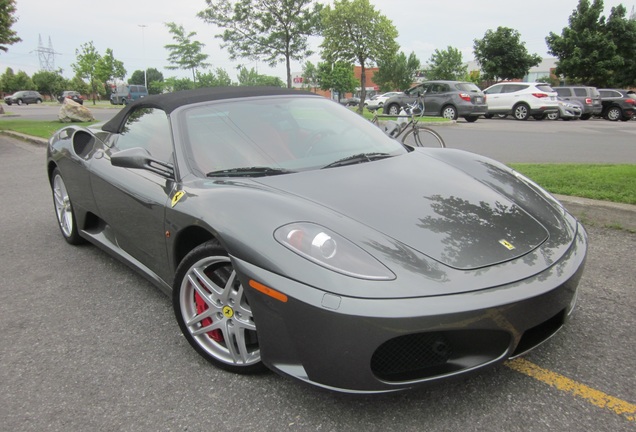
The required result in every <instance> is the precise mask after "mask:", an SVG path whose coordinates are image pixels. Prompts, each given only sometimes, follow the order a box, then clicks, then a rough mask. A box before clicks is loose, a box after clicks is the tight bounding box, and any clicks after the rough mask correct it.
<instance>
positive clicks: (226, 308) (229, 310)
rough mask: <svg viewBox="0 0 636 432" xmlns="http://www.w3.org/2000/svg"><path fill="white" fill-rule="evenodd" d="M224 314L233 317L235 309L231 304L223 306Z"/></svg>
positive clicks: (226, 316)
mask: <svg viewBox="0 0 636 432" xmlns="http://www.w3.org/2000/svg"><path fill="white" fill-rule="evenodd" d="M223 316H224V317H225V318H232V317H233V316H234V310H233V309H232V308H231V307H229V306H224V307H223Z"/></svg>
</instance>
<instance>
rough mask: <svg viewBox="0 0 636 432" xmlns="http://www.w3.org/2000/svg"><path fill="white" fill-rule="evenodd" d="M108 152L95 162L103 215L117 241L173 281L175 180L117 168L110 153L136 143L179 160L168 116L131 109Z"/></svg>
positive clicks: (157, 155)
mask: <svg viewBox="0 0 636 432" xmlns="http://www.w3.org/2000/svg"><path fill="white" fill-rule="evenodd" d="M107 144H108V148H107V149H106V150H105V151H104V154H103V157H98V158H95V159H94V160H93V162H92V163H91V167H90V170H91V186H92V190H93V195H94V198H95V201H96V203H97V207H98V209H99V214H100V216H101V218H102V219H103V220H104V221H105V222H106V223H107V224H108V225H109V227H110V228H111V232H112V235H114V238H115V243H116V245H117V246H119V247H120V248H121V249H122V250H124V251H125V252H126V253H128V254H129V255H131V256H132V257H133V258H135V259H136V260H137V261H138V262H140V263H141V264H143V265H145V266H146V267H148V268H149V269H150V270H152V271H153V272H155V273H156V274H158V275H159V276H160V277H161V278H162V279H164V280H165V281H168V280H169V279H168V278H169V274H168V268H169V267H170V266H169V265H168V255H167V250H166V237H165V208H166V205H167V203H168V202H169V200H170V196H171V193H172V191H173V188H174V181H173V180H171V179H167V178H165V177H163V176H161V175H159V174H156V173H153V172H151V171H148V170H144V169H136V168H123V167H116V166H113V165H112V164H111V163H110V157H111V156H112V155H113V154H115V153H117V152H119V151H121V150H126V149H130V148H138V147H140V148H143V149H145V150H146V151H148V153H150V155H151V156H153V157H154V158H157V159H159V160H161V161H163V162H167V163H171V162H172V161H173V156H172V155H173V145H172V134H171V129H170V125H169V121H168V117H167V115H166V114H165V112H163V111H162V110H159V109H156V108H138V109H136V110H134V111H133V112H131V114H130V116H129V117H128V119H127V121H126V123H125V126H124V128H123V131H122V132H121V133H120V134H114V135H112V136H111V140H110V142H108V143H107Z"/></svg>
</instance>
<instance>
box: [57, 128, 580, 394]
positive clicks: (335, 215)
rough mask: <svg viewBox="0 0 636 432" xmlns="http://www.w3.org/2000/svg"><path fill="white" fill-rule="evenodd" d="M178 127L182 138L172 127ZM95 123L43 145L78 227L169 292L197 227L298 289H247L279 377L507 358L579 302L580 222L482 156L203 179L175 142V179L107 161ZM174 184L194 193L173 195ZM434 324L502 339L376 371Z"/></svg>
mask: <svg viewBox="0 0 636 432" xmlns="http://www.w3.org/2000/svg"><path fill="white" fill-rule="evenodd" d="M173 118H174V116H173ZM173 130H174V131H175V136H179V125H178V124H174V125H173ZM94 132H95V131H92V132H91V131H89V130H83V129H81V128H78V127H76V126H71V127H69V128H67V129H64V130H63V131H61V132H59V133H58V134H57V135H56V137H55V138H54V139H53V140H52V141H51V144H50V146H49V150H48V155H47V163H48V169H49V171H51V170H52V167H53V166H57V167H59V169H60V171H61V172H62V176H63V177H64V179H65V181H66V183H67V187H68V191H69V195H70V196H71V198H72V201H73V203H74V206H75V211H76V216H77V219H78V224H79V226H80V227H82V228H83V229H82V231H81V235H82V236H83V237H85V238H87V239H88V240H90V241H91V242H93V243H94V244H96V245H98V246H100V247H102V248H103V249H105V250H107V251H108V252H110V253H111V254H113V255H114V256H116V257H118V258H119V259H121V260H122V261H124V262H127V263H128V264H130V265H131V266H132V267H133V268H135V269H136V270H138V271H140V272H141V273H142V274H145V275H146V276H147V277H148V278H149V279H151V280H152V281H154V282H155V283H156V284H157V285H158V286H159V287H160V288H162V289H163V290H164V291H166V292H169V291H170V289H171V288H170V287H171V285H172V283H173V278H174V273H175V270H176V267H177V265H178V257H179V256H180V255H179V254H178V253H177V245H178V244H179V238H180V235H181V233H183V232H186V231H187V230H190V229H193V227H195V228H196V229H197V230H200V231H199V232H201V233H206V235H208V236H210V237H215V238H217V239H218V240H219V241H220V242H221V244H222V245H223V246H224V247H225V249H226V250H227V251H228V253H229V254H230V256H231V257H232V260H233V263H234V266H235V268H236V269H237V271H238V272H239V275H240V278H241V280H242V282H243V285H244V286H246V287H247V286H248V281H249V280H250V279H255V280H258V281H260V282H261V283H264V284H266V285H268V286H271V287H273V288H275V289H276V290H278V291H280V292H282V293H285V294H286V295H288V296H289V298H290V300H289V302H287V303H281V302H278V301H276V300H274V299H272V298H271V297H267V296H264V295H262V294H260V293H259V292H257V291H254V290H249V289H248V297H249V300H250V305H251V306H252V309H253V312H254V318H255V321H256V322H257V325H258V332H259V343H260V346H261V351H262V353H261V354H262V359H263V362H264V363H265V364H266V365H268V366H269V367H270V368H272V369H273V370H276V371H278V372H280V373H282V374H286V375H291V376H294V377H296V378H299V379H301V380H304V381H307V382H310V383H312V384H315V385H319V386H323V387H326V388H332V389H339V390H343V391H352V392H367V391H372V392H377V391H392V390H397V389H401V388H408V387H412V386H414V385H417V384H420V383H423V382H426V381H428V380H430V379H439V378H443V377H445V376H449V375H455V374H457V373H464V372H467V371H469V370H472V369H475V368H478V367H482V366H485V365H488V364H492V363H494V362H497V361H502V360H503V359H505V358H508V357H509V356H510V355H511V354H512V353H513V352H514V351H515V348H516V346H517V343H518V342H519V340H520V337H521V334H523V332H524V331H526V330H527V329H529V328H531V327H533V326H535V325H537V324H538V323H541V322H543V321H545V320H546V319H548V318H550V317H552V316H554V315H555V314H557V313H559V311H567V313H568V314H569V312H571V309H572V307H573V305H574V301H575V298H576V285H577V282H578V278H579V277H580V272H581V271H582V268H583V265H584V261H585V250H586V238H585V232H584V230H583V228H582V227H581V226H580V225H579V224H578V223H577V222H576V220H575V219H574V218H573V217H572V216H570V215H569V214H568V213H567V212H566V211H565V210H564V209H563V207H562V206H560V205H559V204H558V203H557V202H556V201H554V200H553V199H551V197H549V196H548V195H547V194H546V193H545V192H543V191H541V190H540V189H539V188H538V187H536V186H535V185H533V184H532V183H531V182H528V181H527V180H525V179H523V178H521V177H519V176H517V175H515V174H514V173H513V172H512V171H511V170H509V169H508V168H507V167H505V166H503V165H501V164H499V163H497V162H495V161H492V160H489V159H487V158H483V157H480V156H477V155H474V154H470V153H466V152H461V151H454V150H448V149H416V150H415V151H412V152H410V153H408V154H404V155H401V156H397V157H394V158H390V159H385V160H380V161H376V162H369V163H365V164H359V165H354V166H347V167H340V168H332V169H327V170H318V171H307V172H300V173H295V174H289V175H283V176H275V177H261V178H253V179H247V178H246V179H241V178H234V179H205V178H200V177H197V176H195V175H194V174H193V173H192V172H191V169H190V167H189V166H188V164H187V163H186V159H185V157H184V155H183V152H182V150H181V149H180V148H179V147H178V146H177V148H176V149H175V158H176V164H175V170H176V173H177V174H176V177H175V178H174V179H170V178H164V177H162V176H159V175H157V174H154V173H150V172H148V171H144V170H137V169H129V168H121V167H115V166H113V165H112V164H110V156H111V155H110V153H109V152H110V149H109V148H108V146H106V145H105V144H104V142H108V140H110V139H112V136H111V135H110V134H108V133H103V132H98V133H95V134H93V133H94ZM176 141H177V142H178V140H176ZM345 186H346V187H345ZM177 191H183V192H184V193H185V195H184V196H183V198H181V200H179V202H178V203H177V204H176V205H174V206H172V205H171V200H172V197H173V196H174V194H175V193H176V192H177ZM292 221H310V222H313V223H316V224H319V225H322V226H324V227H326V228H328V229H330V230H333V231H334V232H337V233H339V234H341V235H343V236H345V237H346V238H348V239H349V240H351V241H353V242H354V243H355V244H357V245H358V246H360V247H362V248H363V249H365V250H366V251H367V252H369V253H371V254H372V255H373V256H374V257H376V258H377V259H378V260H380V261H381V262H382V263H384V264H385V265H386V266H387V267H388V268H389V269H390V270H391V271H392V272H393V273H394V274H395V275H396V278H395V279H394V280H391V281H369V280H363V279H357V278H352V277H349V276H345V275H342V274H339V273H336V272H333V271H330V270H327V269H325V268H322V267H319V266H317V265H315V264H313V263H312V262H310V261H308V260H306V259H304V258H302V257H300V256H299V255H297V254H295V253H293V252H291V251H290V250H288V249H286V248H284V247H283V246H281V245H280V244H279V243H278V242H277V241H276V240H275V239H274V238H273V232H274V231H275V230H276V229H277V228H278V227H280V226H282V225H284V224H286V223H289V222H292ZM494 221H496V223H495V222H494ZM166 233H170V235H169V236H167V235H166ZM500 240H507V241H509V242H510V243H512V244H513V245H514V246H515V249H514V250H512V251H509V250H507V249H506V248H505V247H503V245H501V244H500V243H499V241H500ZM438 329H445V330H447V331H455V330H462V331H464V330H465V331H466V332H467V333H466V338H468V339H470V338H472V337H475V334H474V333H471V331H472V330H474V331H477V332H479V331H482V330H483V331H497V332H498V333H497V334H501V335H503V336H502V337H503V338H504V339H505V343H504V344H503V345H502V347H501V350H500V352H497V353H496V355H493V354H492V353H490V354H489V355H483V356H481V357H480V356H476V357H475V356H472V357H471V356H465V357H458V358H457V359H456V361H457V363H458V365H459V366H458V369H457V371H455V372H445V373H442V374H438V375H436V376H433V377H427V378H423V379H418V380H407V381H400V382H386V381H383V380H381V379H378V377H377V376H375V375H374V374H373V372H372V371H371V370H370V368H369V364H368V363H369V358H370V355H372V353H373V352H374V351H375V350H376V349H377V347H378V346H379V345H381V344H382V343H383V342H385V341H387V340H389V339H391V338H394V337H396V336H399V335H404V334H410V333H413V332H427V331H434V330H438ZM462 334H463V333H462ZM504 345H505V346H504ZM471 358H472V360H470V359H471ZM471 362H472V363H471ZM325 365H330V366H328V367H325ZM462 365H463V366H462Z"/></svg>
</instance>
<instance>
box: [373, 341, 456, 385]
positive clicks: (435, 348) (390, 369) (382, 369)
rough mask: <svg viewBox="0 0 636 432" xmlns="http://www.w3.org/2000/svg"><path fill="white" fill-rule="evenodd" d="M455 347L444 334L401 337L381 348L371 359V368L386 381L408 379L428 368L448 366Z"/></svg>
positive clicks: (417, 375)
mask: <svg viewBox="0 0 636 432" xmlns="http://www.w3.org/2000/svg"><path fill="white" fill-rule="evenodd" d="M451 353H452V348H451V346H450V344H449V342H448V340H447V338H446V337H445V336H444V334H443V333H441V332H437V333H417V334H410V335H405V336H399V337H396V338H394V339H391V340H389V341H387V342H385V343H384V344H382V345H381V346H380V348H378V349H377V350H376V352H375V353H374V354H373V357H372V358H371V369H372V370H373V372H374V373H375V374H376V375H377V376H378V377H380V378H382V379H388V380H408V379H413V378H416V377H419V376H420V375H421V372H422V371H423V370H426V369H429V370H430V369H431V368H436V367H439V366H441V365H443V364H445V363H446V362H447V361H448V359H449V358H450V356H451Z"/></svg>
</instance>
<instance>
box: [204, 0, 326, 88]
mask: <svg viewBox="0 0 636 432" xmlns="http://www.w3.org/2000/svg"><path fill="white" fill-rule="evenodd" d="M205 2H206V3H207V5H208V8H207V9H205V10H203V11H201V12H199V14H198V16H199V17H200V18H202V19H203V20H204V21H205V22H208V23H211V24H215V25H217V26H218V27H220V28H223V29H225V30H224V31H223V33H222V34H219V35H217V37H218V38H221V39H223V45H221V46H222V47H223V48H227V49H228V52H229V53H230V58H231V59H236V58H239V57H242V58H248V59H252V60H262V61H265V62H266V63H267V64H268V65H269V66H275V65H276V64H278V63H283V62H284V63H285V70H286V72H287V87H288V88H291V85H292V83H291V62H292V60H302V59H304V58H306V57H308V56H310V55H311V54H313V53H312V51H311V50H310V49H309V44H308V39H309V36H312V35H316V34H317V33H318V28H319V24H320V11H321V9H322V5H320V4H319V3H314V0H205Z"/></svg>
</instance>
